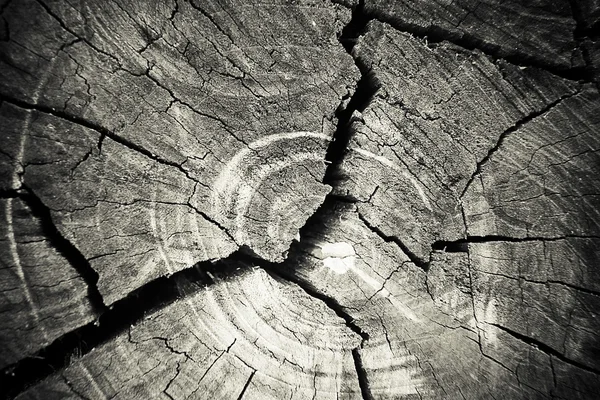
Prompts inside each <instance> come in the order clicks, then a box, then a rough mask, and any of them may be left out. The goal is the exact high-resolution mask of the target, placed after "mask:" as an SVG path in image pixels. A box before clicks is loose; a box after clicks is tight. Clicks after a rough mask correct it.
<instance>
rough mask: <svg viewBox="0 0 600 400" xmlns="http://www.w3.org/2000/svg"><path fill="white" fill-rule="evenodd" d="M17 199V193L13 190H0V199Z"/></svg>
mask: <svg viewBox="0 0 600 400" xmlns="http://www.w3.org/2000/svg"><path fill="white" fill-rule="evenodd" d="M17 197H19V192H17V191H16V190H13V189H6V190H0V199H15V198H17Z"/></svg>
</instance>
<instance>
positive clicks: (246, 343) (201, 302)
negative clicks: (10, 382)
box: [18, 264, 360, 399]
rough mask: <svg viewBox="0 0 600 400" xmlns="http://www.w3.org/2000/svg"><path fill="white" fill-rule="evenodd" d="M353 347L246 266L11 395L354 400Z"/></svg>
mask: <svg viewBox="0 0 600 400" xmlns="http://www.w3.org/2000/svg"><path fill="white" fill-rule="evenodd" d="M238 267H240V268H245V266H244V265H241V264H240V265H239V266H238ZM359 341H360V337H358V336H357V335H356V334H354V333H353V332H352V331H350V330H349V329H348V328H347V327H346V326H345V325H344V321H343V320H342V319H340V318H338V317H337V316H336V315H335V314H334V313H333V311H332V310H330V309H328V308H327V307H326V306H325V304H323V303H322V302H320V301H318V300H316V299H313V298H312V297H310V296H309V295H307V294H306V293H305V292H304V291H303V290H302V289H300V288H299V287H297V286H296V285H294V284H291V283H287V282H281V281H278V280H275V279H273V278H271V277H270V276H269V275H268V274H267V273H265V272H264V271H263V270H257V269H249V270H248V269H246V270H244V272H241V273H240V274H239V275H238V276H236V277H234V278H231V279H228V280H227V281H219V280H218V278H217V283H216V284H214V285H212V286H210V287H207V288H206V289H200V290H197V292H196V294H194V295H191V296H189V297H187V298H186V299H185V300H180V301H178V302H176V303H174V304H173V305H171V306H168V307H166V308H164V309H162V310H160V311H157V312H154V313H152V314H150V315H148V316H146V317H145V318H144V320H143V321H141V322H140V323H139V324H137V325H135V326H132V327H131V328H130V329H129V331H128V332H123V333H122V334H120V335H119V336H117V337H116V338H115V339H114V340H112V341H111V342H109V343H107V344H106V345H104V346H101V347H99V348H97V349H95V350H94V351H92V352H91V353H89V354H88V355H86V356H85V357H83V358H81V359H79V360H77V361H75V362H74V363H73V364H72V365H71V366H70V367H69V368H67V369H66V370H64V371H63V372H62V373H60V374H58V375H57V376H54V377H52V378H50V379H49V380H48V381H46V382H45V383H43V384H41V385H39V386H37V387H34V388H32V389H31V390H30V391H28V392H26V393H24V394H23V395H21V396H19V397H18V398H19V399H35V398H40V399H42V398H43V399H54V398H56V399H59V398H114V399H131V398H139V399H142V398H146V399H148V398H206V399H210V398H223V399H226V398H227V399H232V398H241V397H242V396H243V397H244V398H245V399H283V398H285V399H289V398H296V399H310V398H319V399H338V398H340V399H347V398H356V394H357V393H360V388H359V387H358V381H357V380H356V376H355V372H354V362H353V360H352V355H351V353H350V351H349V350H350V349H351V348H353V347H355V346H356V345H357V343H358V342H359Z"/></svg>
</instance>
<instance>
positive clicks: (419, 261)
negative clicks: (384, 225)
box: [358, 212, 429, 272]
mask: <svg viewBox="0 0 600 400" xmlns="http://www.w3.org/2000/svg"><path fill="white" fill-rule="evenodd" d="M358 218H359V219H360V220H361V221H362V222H363V224H364V225H365V226H366V227H367V228H369V229H370V230H371V232H373V233H375V234H376V235H377V236H379V237H380V238H381V239H383V240H384V241H385V242H387V243H394V244H396V245H397V246H398V247H399V248H400V250H402V252H403V253H404V254H405V255H406V256H407V257H408V259H409V260H410V261H411V262H412V263H413V264H415V265H416V266H417V267H419V268H421V269H422V270H423V271H425V272H427V271H429V261H426V260H424V259H423V258H421V257H419V256H418V255H416V254H415V253H413V252H412V251H411V250H410V249H409V248H408V247H407V246H406V244H404V243H403V242H402V240H400V238H398V237H397V236H388V235H386V234H385V233H383V231H382V230H381V229H379V228H378V227H376V226H374V225H372V224H371V223H370V222H369V221H368V220H367V219H366V218H365V217H364V216H363V215H362V214H361V213H360V212H359V213H358Z"/></svg>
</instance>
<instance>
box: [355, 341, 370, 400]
mask: <svg viewBox="0 0 600 400" xmlns="http://www.w3.org/2000/svg"><path fill="white" fill-rule="evenodd" d="M352 358H353V359H354V368H356V374H357V375H358V385H359V387H360V392H361V393H362V397H363V400H373V399H374V397H373V394H372V393H371V387H370V385H369V377H368V375H367V371H365V368H364V366H363V362H362V357H361V355H360V349H359V348H356V349H353V350H352Z"/></svg>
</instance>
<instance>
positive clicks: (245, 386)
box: [237, 369, 256, 400]
mask: <svg viewBox="0 0 600 400" xmlns="http://www.w3.org/2000/svg"><path fill="white" fill-rule="evenodd" d="M254 374H256V370H255V369H254V370H252V373H251V374H250V377H249V378H248V380H247V381H246V384H245V385H244V387H243V388H242V391H241V392H240V395H239V396H238V398H237V400H242V398H243V397H244V395H245V394H246V390H248V386H250V382H251V381H252V378H254Z"/></svg>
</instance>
